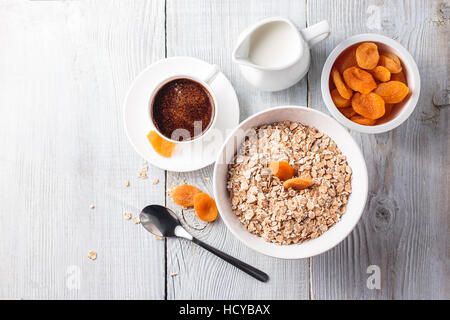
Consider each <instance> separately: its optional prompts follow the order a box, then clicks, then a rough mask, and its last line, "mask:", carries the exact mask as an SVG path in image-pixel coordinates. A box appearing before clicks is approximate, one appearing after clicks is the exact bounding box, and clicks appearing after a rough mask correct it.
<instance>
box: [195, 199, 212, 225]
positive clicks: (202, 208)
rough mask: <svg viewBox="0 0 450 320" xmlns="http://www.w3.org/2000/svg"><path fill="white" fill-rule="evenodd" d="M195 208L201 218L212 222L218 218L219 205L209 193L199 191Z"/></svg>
mask: <svg viewBox="0 0 450 320" xmlns="http://www.w3.org/2000/svg"><path fill="white" fill-rule="evenodd" d="M194 209H195V213H196V214H197V217H199V218H200V220H203V221H206V222H211V221H214V220H216V218H217V206H216V202H215V201H214V199H213V198H211V197H210V196H209V194H207V193H204V192H202V193H197V194H196V195H195V197H194Z"/></svg>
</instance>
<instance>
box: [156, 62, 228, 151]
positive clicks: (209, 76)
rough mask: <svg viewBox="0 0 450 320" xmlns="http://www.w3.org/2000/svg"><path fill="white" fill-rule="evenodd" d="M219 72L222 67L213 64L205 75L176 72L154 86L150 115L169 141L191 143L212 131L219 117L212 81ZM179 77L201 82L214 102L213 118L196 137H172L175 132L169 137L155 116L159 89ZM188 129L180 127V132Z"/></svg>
mask: <svg viewBox="0 0 450 320" xmlns="http://www.w3.org/2000/svg"><path fill="white" fill-rule="evenodd" d="M219 72H220V69H219V67H218V66H217V65H211V68H210V69H209V70H208V72H207V73H206V74H205V75H203V76H194V75H192V74H190V75H187V74H176V75H172V76H170V77H168V78H165V79H163V80H161V82H159V83H158V85H156V86H155V87H154V89H153V90H152V91H151V94H150V99H149V117H150V120H151V122H152V124H153V126H154V129H155V131H156V132H157V133H158V134H159V135H160V136H161V137H162V138H164V139H166V140H168V141H171V142H174V143H191V142H193V141H198V140H199V139H201V138H202V137H204V136H205V135H206V133H207V132H209V131H211V129H212V128H213V127H214V125H215V122H216V117H217V98H216V95H215V94H214V91H213V89H212V88H211V83H212V82H213V81H214V80H215V79H216V77H217V75H218V74H219ZM177 79H188V80H191V81H194V82H197V83H198V84H200V85H201V86H202V87H203V88H204V89H205V90H206V91H207V93H208V94H209V96H210V97H211V100H212V104H213V105H212V115H211V120H210V122H209V124H208V126H207V127H206V128H205V129H204V130H202V131H201V132H200V133H199V134H195V135H194V137H191V136H189V137H186V139H183V140H181V141H180V140H175V139H172V138H173V137H174V133H172V136H171V138H169V137H167V136H166V135H165V134H163V133H162V132H161V130H160V129H159V128H158V125H157V123H156V121H155V119H154V117H153V105H154V100H155V97H156V95H157V93H158V92H159V90H160V89H161V88H162V87H164V85H166V84H167V83H169V82H171V81H173V80H177ZM200 130H201V128H200ZM176 131H178V130H176ZM186 131H187V130H186V129H184V130H183V128H180V131H179V132H180V133H182V132H186ZM175 136H177V137H180V136H185V134H184V135H183V134H180V135H178V134H177V133H175Z"/></svg>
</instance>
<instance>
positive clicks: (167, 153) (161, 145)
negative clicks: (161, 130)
mask: <svg viewBox="0 0 450 320" xmlns="http://www.w3.org/2000/svg"><path fill="white" fill-rule="evenodd" d="M147 139H148V141H150V144H151V145H152V147H153V149H154V150H155V151H156V152H157V153H158V154H159V155H161V156H163V157H165V158H169V157H171V156H172V154H173V151H174V149H175V143H173V142H170V141H167V140H166V139H164V138H162V137H161V136H160V135H159V134H158V133H157V132H156V131H153V130H152V131H150V132H149V133H148V134H147Z"/></svg>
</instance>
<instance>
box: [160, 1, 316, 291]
mask: <svg viewBox="0 0 450 320" xmlns="http://www.w3.org/2000/svg"><path fill="white" fill-rule="evenodd" d="M275 15H280V16H285V17H288V18H290V19H292V21H293V22H294V23H296V24H297V25H298V26H299V27H304V26H305V23H306V11H305V1H281V2H280V1H227V2H224V1H173V0H168V1H167V51H168V56H176V55H189V56H193V57H198V58H201V59H204V60H206V61H208V62H210V63H215V64H218V65H219V66H221V69H222V70H223V72H224V73H225V75H226V76H227V77H228V78H229V79H230V80H231V82H232V83H233V86H234V87H235V89H236V92H237V94H238V97H239V102H240V119H241V121H242V120H243V119H245V118H247V117H248V116H249V115H251V114H253V113H255V112H257V111H260V110H264V109H266V108H269V107H271V106H275V105H281V104H300V105H306V86H307V85H306V80H303V81H301V82H300V83H299V84H297V85H296V86H294V87H293V88H291V89H289V90H285V91H282V92H279V93H263V92H260V91H259V90H258V89H255V88H253V87H251V86H250V85H249V84H248V83H247V82H245V80H244V79H243V77H242V76H241V75H240V72H239V69H238V67H237V66H236V65H233V64H232V62H231V52H232V49H233V47H234V45H235V43H236V40H237V37H238V35H239V33H240V32H241V31H243V30H244V29H245V28H246V27H247V26H249V25H250V24H252V23H254V22H257V21H258V20H260V19H262V18H265V17H269V16H275ZM205 176H210V177H212V166H210V167H208V168H206V169H203V170H200V171H196V172H192V173H188V174H177V173H168V174H167V184H168V187H170V186H171V185H174V184H178V183H180V182H181V181H185V182H187V183H190V184H193V185H196V186H198V187H199V188H201V189H203V190H205V191H207V192H209V193H210V194H212V185H211V184H212V180H209V181H207V180H205V179H204V177H205ZM167 203H168V205H169V206H170V207H171V208H173V209H175V210H176V211H180V209H179V207H177V206H176V205H174V204H173V203H172V201H171V199H170V198H168V200H167ZM193 233H194V234H195V235H197V236H198V237H199V238H201V239H202V240H204V241H205V242H207V243H209V244H211V245H213V246H215V247H217V248H219V249H221V250H223V251H225V252H227V253H229V254H231V255H234V256H236V257H238V258H240V259H242V260H244V261H246V262H248V263H250V264H252V265H255V266H256V267H259V268H261V269H262V270H264V271H266V272H267V273H268V274H269V275H270V277H271V280H270V282H268V283H266V284H263V283H260V282H258V281H257V280H254V279H253V278H251V277H249V276H248V275H246V274H244V273H242V272H241V271H239V270H237V269H235V268H234V267H232V266H231V265H229V264H227V263H225V262H223V261H221V260H219V259H218V258H217V257H215V256H213V255H211V254H210V253H208V252H206V251H205V250H203V249H201V248H199V247H197V246H196V245H194V244H191V243H188V242H186V241H184V240H172V239H170V240H168V242H167V267H168V270H167V273H168V274H170V273H172V272H178V274H179V275H178V276H176V277H173V278H171V277H168V284H167V289H168V299H307V298H308V297H309V289H308V283H309V278H308V276H309V265H308V260H298V261H283V260H278V259H273V258H269V257H266V256H263V255H261V254H258V253H256V252H253V251H252V250H250V249H248V248H246V247H245V246H244V245H242V244H241V243H240V242H239V241H238V240H237V239H235V238H234V237H233V236H232V235H231V233H229V232H228V231H227V229H226V227H225V225H224V223H223V222H222V221H221V220H220V219H218V220H217V221H215V222H214V223H212V224H210V225H208V226H207V227H206V229H204V230H203V231H195V230H194V231H193Z"/></svg>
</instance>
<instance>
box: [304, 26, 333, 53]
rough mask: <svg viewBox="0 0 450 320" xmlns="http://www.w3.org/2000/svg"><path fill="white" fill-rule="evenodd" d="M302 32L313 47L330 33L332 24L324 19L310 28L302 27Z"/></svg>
mask: <svg viewBox="0 0 450 320" xmlns="http://www.w3.org/2000/svg"><path fill="white" fill-rule="evenodd" d="M300 32H301V33H302V35H303V38H304V39H305V41H306V42H307V43H308V46H309V47H310V48H311V47H313V46H315V45H316V44H317V43H319V42H320V41H322V40H324V39H326V38H327V37H328V36H329V35H330V25H329V24H328V21H327V20H323V21H320V22H318V23H316V24H314V25H312V26H310V27H308V28H305V29H302V30H301V31H300Z"/></svg>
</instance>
